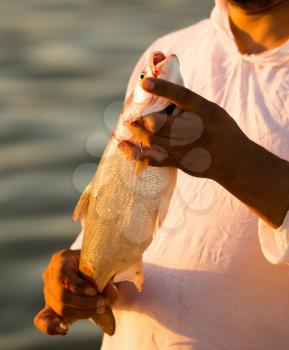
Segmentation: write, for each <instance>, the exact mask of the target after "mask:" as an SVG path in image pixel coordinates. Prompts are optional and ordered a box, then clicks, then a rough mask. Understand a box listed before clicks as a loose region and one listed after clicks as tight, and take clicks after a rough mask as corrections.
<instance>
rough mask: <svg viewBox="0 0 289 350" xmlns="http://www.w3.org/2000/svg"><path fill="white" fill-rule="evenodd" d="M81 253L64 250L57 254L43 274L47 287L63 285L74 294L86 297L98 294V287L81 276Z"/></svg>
mask: <svg viewBox="0 0 289 350" xmlns="http://www.w3.org/2000/svg"><path fill="white" fill-rule="evenodd" d="M79 257H80V251H76V250H64V251H60V252H57V253H55V254H54V255H53V256H52V258H51V261H50V263H49V265H48V267H47V269H46V270H45V272H44V274H43V281H44V284H45V285H47V286H51V288H52V287H53V286H56V285H61V286H62V287H63V288H65V289H68V290H70V291H71V292H73V293H76V294H79V295H86V296H94V295H96V294H97V287H96V286H95V285H94V284H93V283H91V282H90V281H88V280H87V279H85V278H83V277H81V276H80V275H79Z"/></svg>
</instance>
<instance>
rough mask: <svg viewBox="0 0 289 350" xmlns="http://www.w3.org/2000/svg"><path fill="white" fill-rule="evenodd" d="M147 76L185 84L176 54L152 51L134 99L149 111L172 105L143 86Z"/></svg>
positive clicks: (141, 74) (136, 88)
mask: <svg viewBox="0 0 289 350" xmlns="http://www.w3.org/2000/svg"><path fill="white" fill-rule="evenodd" d="M145 78H156V79H163V80H167V81H169V82H171V83H175V84H178V85H184V83H183V79H182V75H181V72H180V62H179V59H178V57H177V56H176V55H175V54H170V55H168V56H166V55H165V54H164V53H162V52H160V51H155V52H152V54H151V56H150V59H149V62H148V63H147V65H146V66H145V68H144V70H143V71H142V72H141V73H140V75H139V78H138V81H137V83H136V87H135V90H134V93H133V100H132V102H133V103H136V104H141V105H142V106H143V107H144V108H145V109H146V112H147V113H152V112H157V111H160V110H163V109H165V108H166V107H167V106H168V105H170V102H169V101H168V100H166V99H164V98H162V97H158V96H156V95H152V94H150V93H148V92H146V91H145V90H144V89H143V88H142V80H144V79H145Z"/></svg>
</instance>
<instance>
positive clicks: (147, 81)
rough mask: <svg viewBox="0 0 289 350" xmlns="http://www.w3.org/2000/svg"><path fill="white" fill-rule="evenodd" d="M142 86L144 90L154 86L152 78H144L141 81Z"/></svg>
mask: <svg viewBox="0 0 289 350" xmlns="http://www.w3.org/2000/svg"><path fill="white" fill-rule="evenodd" d="M142 87H143V88H144V89H146V90H153V89H154V87H155V83H154V80H153V79H151V78H146V79H145V80H144V81H143V82H142Z"/></svg>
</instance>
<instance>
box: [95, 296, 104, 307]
mask: <svg viewBox="0 0 289 350" xmlns="http://www.w3.org/2000/svg"><path fill="white" fill-rule="evenodd" d="M96 306H97V307H103V306H105V302H104V300H103V299H102V298H101V299H99V300H97V302H96Z"/></svg>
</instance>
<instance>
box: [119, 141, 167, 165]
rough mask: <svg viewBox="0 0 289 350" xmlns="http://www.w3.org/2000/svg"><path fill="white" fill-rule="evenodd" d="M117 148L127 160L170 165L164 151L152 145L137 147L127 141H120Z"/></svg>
mask: <svg viewBox="0 0 289 350" xmlns="http://www.w3.org/2000/svg"><path fill="white" fill-rule="evenodd" d="M118 148H119V149H120V150H121V151H122V152H123V153H124V154H125V156H126V158H127V159H129V160H138V161H143V162H145V163H147V164H148V165H151V166H170V162H169V157H168V155H167V153H166V152H165V151H161V150H157V149H155V148H153V147H142V148H139V147H137V146H136V145H134V144H133V143H131V142H129V141H121V142H120V143H119V144H118Z"/></svg>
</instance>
